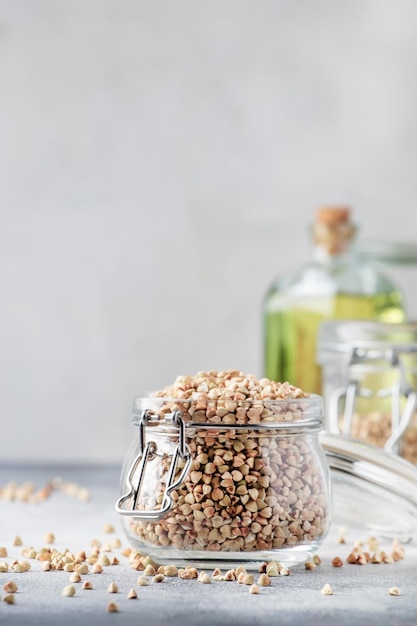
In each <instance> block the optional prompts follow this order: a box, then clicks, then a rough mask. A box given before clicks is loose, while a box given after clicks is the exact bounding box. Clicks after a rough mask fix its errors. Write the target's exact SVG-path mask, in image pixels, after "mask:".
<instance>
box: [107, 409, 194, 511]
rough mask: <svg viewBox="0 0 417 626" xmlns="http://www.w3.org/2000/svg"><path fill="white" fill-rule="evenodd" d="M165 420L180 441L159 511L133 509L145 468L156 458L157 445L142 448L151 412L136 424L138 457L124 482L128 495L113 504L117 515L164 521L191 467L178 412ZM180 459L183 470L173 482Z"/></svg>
mask: <svg viewBox="0 0 417 626" xmlns="http://www.w3.org/2000/svg"><path fill="white" fill-rule="evenodd" d="M165 417H166V418H168V417H170V419H171V421H172V423H173V424H174V425H175V426H177V427H178V430H179V437H178V444H177V446H176V448H175V452H174V454H173V455H172V460H171V465H170V468H169V472H168V477H167V481H166V485H165V491H164V494H163V496H162V502H161V507H160V508H159V509H149V510H144V509H137V508H136V507H137V503H138V500H139V496H140V492H141V488H142V484H143V480H144V477H145V470H146V466H147V464H148V463H150V462H151V461H152V460H153V459H154V458H155V456H157V445H156V443H155V442H154V441H150V442H149V443H146V444H145V429H146V425H147V424H149V423H150V421H151V412H150V411H144V412H143V414H142V415H141V418H140V421H139V454H138V455H137V456H136V458H135V459H134V461H133V463H132V465H131V466H130V469H129V471H128V474H127V479H126V485H127V488H128V492H127V493H126V494H125V495H123V496H122V497H121V498H119V500H118V501H117V503H116V511H117V512H118V513H120V515H131V516H134V517H138V518H142V519H145V520H159V519H161V518H163V517H164V515H166V513H168V511H170V510H171V508H172V506H173V504H174V502H173V500H172V497H171V493H172V492H173V491H174V489H177V487H179V486H180V485H181V483H182V482H183V481H184V479H185V477H186V475H187V474H188V471H189V469H190V465H191V452H190V449H189V447H188V445H187V444H186V441H185V424H184V420H183V419H182V414H181V411H174V413H172V414H170V415H166V416H165ZM180 459H182V460H185V466H184V468H183V469H182V471H181V474H180V476H179V477H178V478H177V480H175V482H174V478H175V474H176V472H177V468H178V464H179V461H180ZM129 503H130V504H129Z"/></svg>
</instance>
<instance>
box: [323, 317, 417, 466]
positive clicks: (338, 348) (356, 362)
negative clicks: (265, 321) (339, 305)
mask: <svg viewBox="0 0 417 626" xmlns="http://www.w3.org/2000/svg"><path fill="white" fill-rule="evenodd" d="M317 360H318V363H319V364H320V365H321V366H322V368H323V396H324V402H325V409H326V429H327V430H328V431H329V432H331V433H341V434H343V435H346V436H351V437H354V438H356V439H359V440H362V441H366V442H368V443H371V444H373V445H376V446H379V447H382V448H384V449H385V450H386V451H388V452H393V453H395V454H398V455H400V456H402V457H403V458H405V459H406V460H408V461H410V462H411V463H414V464H417V323H415V322H409V323H403V324H384V323H381V322H372V321H353V320H342V321H328V322H324V323H323V324H322V325H321V327H320V329H319V337H318V354H317Z"/></svg>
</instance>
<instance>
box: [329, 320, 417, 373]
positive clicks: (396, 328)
mask: <svg viewBox="0 0 417 626" xmlns="http://www.w3.org/2000/svg"><path fill="white" fill-rule="evenodd" d="M317 346H318V362H319V363H322V358H323V357H324V356H327V355H329V354H345V353H350V352H351V350H352V347H355V348H364V349H375V350H387V349H396V350H398V351H400V352H417V322H412V321H411V322H404V323H401V324H400V323H398V324H389V323H384V322H375V321H371V320H328V321H325V322H322V323H321V324H320V327H319V332H318V338H317Z"/></svg>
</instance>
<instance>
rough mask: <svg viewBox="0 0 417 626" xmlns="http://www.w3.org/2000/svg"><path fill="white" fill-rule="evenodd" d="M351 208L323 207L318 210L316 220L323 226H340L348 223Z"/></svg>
mask: <svg viewBox="0 0 417 626" xmlns="http://www.w3.org/2000/svg"><path fill="white" fill-rule="evenodd" d="M349 218H350V207H348V206H322V207H319V208H318V209H317V212H316V219H317V221H318V222H320V223H321V224H340V223H342V222H348V221H349Z"/></svg>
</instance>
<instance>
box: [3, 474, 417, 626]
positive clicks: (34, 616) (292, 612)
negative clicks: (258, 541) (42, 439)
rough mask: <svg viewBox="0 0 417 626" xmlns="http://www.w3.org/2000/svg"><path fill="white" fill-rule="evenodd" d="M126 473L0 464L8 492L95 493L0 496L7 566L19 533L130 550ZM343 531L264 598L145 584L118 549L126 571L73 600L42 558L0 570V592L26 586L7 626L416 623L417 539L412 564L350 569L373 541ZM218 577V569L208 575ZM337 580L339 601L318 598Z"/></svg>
mask: <svg viewBox="0 0 417 626" xmlns="http://www.w3.org/2000/svg"><path fill="white" fill-rule="evenodd" d="M119 473H120V470H119V468H118V467H107V466H106V467H97V466H88V467H86V466H82V467H80V466H66V467H62V466H48V467H39V466H35V467H33V466H31V467H29V466H28V467H21V466H19V467H11V466H5V465H0V489H1V488H2V487H3V486H4V485H6V484H7V483H9V482H10V481H15V482H17V483H18V484H22V483H24V482H26V481H32V482H33V484H34V485H35V486H36V487H41V486H42V485H43V484H45V483H46V482H47V481H48V480H50V479H52V478H54V477H60V478H61V479H62V480H63V481H64V482H66V483H76V484H78V485H81V486H82V487H86V488H88V490H89V491H90V494H91V498H90V499H89V500H88V501H81V500H79V499H78V498H76V497H74V496H72V495H70V494H67V493H64V492H63V491H62V490H56V491H54V492H52V494H51V496H50V497H49V498H48V499H46V500H45V501H43V502H40V503H38V504H34V503H25V502H21V501H16V500H14V501H9V500H6V499H4V498H1V497H0V546H5V547H6V548H7V551H8V555H7V558H5V559H3V558H0V561H3V560H5V561H6V562H8V563H9V564H10V563H11V562H12V561H13V559H14V558H16V559H18V560H21V559H22V558H24V557H23V556H22V555H21V550H22V547H17V546H14V545H13V539H14V537H15V536H16V535H19V536H20V537H21V539H22V541H23V546H34V547H35V549H39V548H41V547H43V546H45V545H46V544H45V541H44V537H45V534H46V533H48V532H52V533H54V535H55V543H54V544H53V546H52V547H56V548H57V549H59V550H63V549H64V548H68V549H70V550H71V551H73V552H78V551H80V550H85V551H86V552H87V553H89V552H90V551H91V542H92V540H93V539H98V540H99V541H101V542H109V541H111V540H112V539H114V538H116V537H118V538H119V539H120V540H121V542H122V547H126V546H127V545H128V543H127V540H126V538H125V536H124V534H123V529H122V526H121V521H120V518H119V516H118V515H117V513H116V512H115V509H114V505H115V502H116V499H117V498H118V496H119ZM105 524H112V525H113V526H114V528H115V533H114V534H111V535H109V534H106V533H105V531H104V525H105ZM339 531H340V528H339V527H337V528H336V527H335V526H334V527H333V528H332V529H331V532H330V533H329V535H328V537H327V539H326V541H325V542H324V544H323V546H322V547H321V548H320V550H319V555H320V557H321V560H322V563H321V565H319V566H318V567H317V568H316V569H314V570H312V571H307V570H305V568H304V567H303V566H294V567H293V568H291V575H290V576H287V577H278V578H273V579H272V585H271V586H270V587H262V588H261V593H260V594H259V595H251V594H249V593H248V587H246V586H244V585H240V584H237V583H236V582H216V581H213V582H212V583H211V584H208V585H204V584H201V583H199V582H197V580H182V579H179V578H166V579H165V580H164V581H163V582H162V583H159V584H158V583H151V584H150V585H149V586H147V587H140V586H138V584H137V579H138V576H139V574H140V573H139V572H136V571H134V570H133V569H132V568H131V566H130V565H129V562H128V559H127V557H124V556H122V555H121V554H120V552H121V550H120V549H115V548H114V549H113V550H112V552H111V553H109V554H108V555H109V556H112V555H115V556H117V557H118V559H119V561H120V564H118V565H111V566H108V567H106V568H104V572H103V573H102V574H88V575H84V576H83V577H82V578H83V580H86V579H88V580H91V582H92V584H93V589H92V590H90V591H87V590H83V589H82V588H81V584H76V585H75V587H76V590H77V593H76V595H75V596H73V597H65V596H63V595H62V589H63V587H64V586H65V585H68V584H70V583H69V576H70V574H69V573H67V572H64V571H54V572H44V571H42V570H41V564H40V562H39V561H36V560H31V561H30V563H31V569H30V570H29V571H28V572H24V573H14V572H10V571H9V572H7V573H4V572H3V573H0V582H1V586H0V595H1V596H2V598H4V596H5V592H4V591H3V585H4V584H5V583H6V582H7V581H9V580H14V581H15V582H16V583H17V585H18V593H17V594H16V596H15V604H14V605H9V604H7V603H5V602H4V601H1V602H0V624H1V623H7V621H10V622H11V623H12V624H13V625H17V624H44V625H45V624H61V625H66V624H70V623H71V624H73V623H74V621H76V620H79V621H80V622H81V623H82V624H108V623H112V624H115V623H116V622H117V623H123V624H138V623H139V624H152V625H155V626H157V625H159V624H161V625H162V624H171V625H181V626H187V625H193V624H205V625H208V626H210V625H212V626H217V625H218V626H220V625H222V626H229V625H235V624H236V625H239V626H244V625H246V624H251V625H257V624H259V625H262V626H263V625H265V624H296V625H297V626H300V625H302V624H306V625H307V624H308V625H309V626H310V625H311V624H321V625H326V624H338V625H340V626H341V625H344V624H346V625H347V624H349V626H351V625H352V624H355V625H361V624H366V625H369V624H379V625H380V626H383V625H384V624H390V625H391V624H417V547H416V545H415V542H414V543H413V542H411V543H410V544H407V545H406V546H405V558H404V559H403V560H401V561H397V562H395V563H391V564H379V565H376V564H370V563H368V564H366V565H363V566H360V565H349V564H346V562H345V559H346V557H347V555H348V554H349V552H350V550H351V548H352V546H353V543H354V541H355V540H358V539H359V540H363V541H365V540H366V539H367V538H368V536H369V533H367V531H366V529H357V530H355V531H354V530H348V531H347V534H346V544H344V545H341V544H340V543H339V542H338V535H339ZM381 548H383V549H386V550H387V551H389V550H390V542H386V543H385V544H384V543H383V542H381ZM336 555H337V556H340V557H341V558H342V560H343V561H344V565H343V567H340V568H335V567H332V565H331V560H332V558H333V557H334V556H336ZM206 571H207V572H208V573H209V574H211V571H210V570H206ZM112 581H114V582H115V583H116V584H117V585H118V588H119V593H117V594H110V593H109V592H108V591H107V587H108V585H109V583H110V582H112ZM325 583H329V584H330V585H331V587H332V588H333V595H331V596H325V595H322V594H321V593H320V590H321V589H322V587H323V585H324V584H325ZM394 586H396V587H398V588H399V589H400V591H401V595H399V596H391V595H389V594H388V589H389V588H390V587H394ZM131 588H135V590H136V591H137V594H138V598H137V599H136V600H129V599H127V597H126V595H127V593H128V591H129V590H130V589H131ZM110 601H115V602H117V604H118V606H119V609H120V611H119V612H118V613H109V612H108V611H107V605H108V603H109V602H110Z"/></svg>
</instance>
